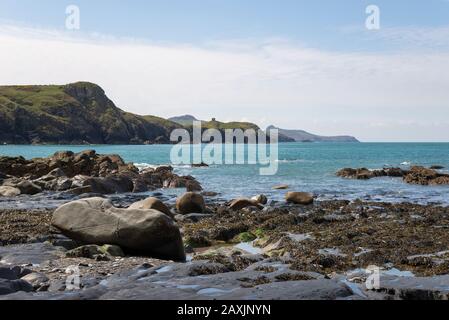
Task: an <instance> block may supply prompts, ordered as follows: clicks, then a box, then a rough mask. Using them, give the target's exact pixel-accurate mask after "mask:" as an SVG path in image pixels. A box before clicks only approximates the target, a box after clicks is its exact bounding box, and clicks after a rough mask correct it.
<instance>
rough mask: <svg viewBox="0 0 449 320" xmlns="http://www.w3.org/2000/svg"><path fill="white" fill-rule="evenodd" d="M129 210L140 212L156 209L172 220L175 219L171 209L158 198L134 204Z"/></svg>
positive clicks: (150, 198)
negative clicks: (138, 210)
mask: <svg viewBox="0 0 449 320" xmlns="http://www.w3.org/2000/svg"><path fill="white" fill-rule="evenodd" d="M128 209H131V210H134V209H140V210H146V209H154V210H157V211H160V212H162V213H164V214H166V215H167V216H169V217H170V218H173V217H174V216H173V214H172V213H171V211H170V209H169V208H168V207H167V206H166V205H165V204H164V203H163V202H162V201H161V200H159V199H158V198H154V197H149V198H146V199H144V200H142V201H138V202H135V203H133V204H132V205H130V206H129V208H128Z"/></svg>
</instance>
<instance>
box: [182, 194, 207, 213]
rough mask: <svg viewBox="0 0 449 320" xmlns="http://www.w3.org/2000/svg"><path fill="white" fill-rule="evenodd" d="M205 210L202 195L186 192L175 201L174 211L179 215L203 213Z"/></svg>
mask: <svg viewBox="0 0 449 320" xmlns="http://www.w3.org/2000/svg"><path fill="white" fill-rule="evenodd" d="M205 208H206V204H205V202H204V198H203V196H202V195H200V194H198V193H194V192H187V193H185V194H183V195H182V196H181V197H179V198H178V199H177V200H176V209H177V210H178V212H179V213H180V214H189V213H203V212H204V210H205Z"/></svg>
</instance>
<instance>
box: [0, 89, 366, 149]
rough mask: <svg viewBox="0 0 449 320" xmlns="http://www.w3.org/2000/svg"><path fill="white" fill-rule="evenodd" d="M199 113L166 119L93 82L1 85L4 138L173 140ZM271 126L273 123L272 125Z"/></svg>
mask: <svg viewBox="0 0 449 320" xmlns="http://www.w3.org/2000/svg"><path fill="white" fill-rule="evenodd" d="M196 120H197V119H196V118H195V117H194V116H191V115H184V116H179V117H173V118H169V119H164V118H161V117H157V116H153V115H143V116H142V115H137V114H133V113H130V112H126V111H124V110H122V109H120V108H118V107H117V106H116V105H115V104H114V102H112V101H111V100H110V99H109V98H108V97H107V96H106V94H105V92H104V90H103V89H102V88H101V87H100V86H98V85H96V84H93V83H90V82H77V83H71V84H67V85H42V86H39V85H30V86H0V143H1V144H169V143H172V142H171V141H170V133H171V132H172V131H173V130H174V129H178V128H179V129H182V128H184V129H187V130H190V129H191V128H192V123H193V121H196ZM201 124H202V128H204V129H210V128H213V129H218V130H220V131H224V130H226V129H242V130H246V129H255V130H258V129H259V127H258V126H257V125H256V124H254V123H250V122H227V123H226V122H220V121H217V120H216V119H215V118H213V119H212V120H211V121H201ZM269 128H274V126H270V127H269ZM279 141H280V142H357V141H358V140H357V139H356V138H354V137H350V136H343V137H322V136H317V135H313V134H310V133H307V132H305V131H302V130H284V129H279Z"/></svg>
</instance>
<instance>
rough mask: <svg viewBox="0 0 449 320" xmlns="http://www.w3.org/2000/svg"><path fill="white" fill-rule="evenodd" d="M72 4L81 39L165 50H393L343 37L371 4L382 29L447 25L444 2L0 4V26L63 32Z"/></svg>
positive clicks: (105, 0) (25, 0) (43, 0)
mask: <svg viewBox="0 0 449 320" xmlns="http://www.w3.org/2000/svg"><path fill="white" fill-rule="evenodd" d="M69 4H76V5H78V6H79V7H80V8H81V10H82V23H83V30H84V31H87V32H99V33H102V34H109V35H115V36H122V37H137V38H145V39H151V40H153V41H163V42H189V43H201V42H204V41H210V40H221V39H235V38H266V37H288V38H289V39H291V40H295V41H299V42H301V43H304V44H306V45H309V46H318V47H321V48H326V49H329V48H333V49H341V50H348V49H355V50H376V49H382V48H385V47H387V48H388V45H387V44H385V43H384V44H382V46H381V48H379V46H378V45H376V46H375V45H373V44H372V43H370V42H369V41H363V40H360V39H358V38H356V37H351V36H350V35H348V34H345V33H344V32H341V29H344V28H345V27H351V26H354V27H360V26H363V24H364V21H365V18H366V16H365V14H364V10H365V8H366V6H367V5H369V4H376V5H378V6H379V7H380V8H381V14H382V24H383V25H384V26H385V27H401V26H415V27H416V26H426V27H439V26H447V25H449V1H447V0H393V1H392V0H376V1H373V0H369V1H366V0H344V1H335V0H320V1H311V0H281V1H273V0H188V1H186V0H164V1H161V0H159V1H154V0H133V1H126V2H125V1H121V0H94V1H92V0H82V1H79V0H78V1H76V0H69V1H66V0H39V1H35V0H0V19H1V20H3V21H13V22H16V23H24V24H27V25H32V26H35V27H41V28H56V29H58V28H59V29H63V28H64V19H63V18H62V17H61V12H64V10H65V8H66V6H67V5H69ZM354 40H356V41H354ZM357 40H358V41H357Z"/></svg>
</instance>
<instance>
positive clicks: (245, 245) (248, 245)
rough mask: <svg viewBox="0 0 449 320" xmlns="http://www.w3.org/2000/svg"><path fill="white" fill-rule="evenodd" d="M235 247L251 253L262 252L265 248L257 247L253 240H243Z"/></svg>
mask: <svg viewBox="0 0 449 320" xmlns="http://www.w3.org/2000/svg"><path fill="white" fill-rule="evenodd" d="M234 248H236V249H240V250H243V251H245V252H248V253H250V254H262V253H263V250H262V249H261V248H257V247H255V246H254V243H253V242H242V243H239V244H238V245H235V246H234Z"/></svg>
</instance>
